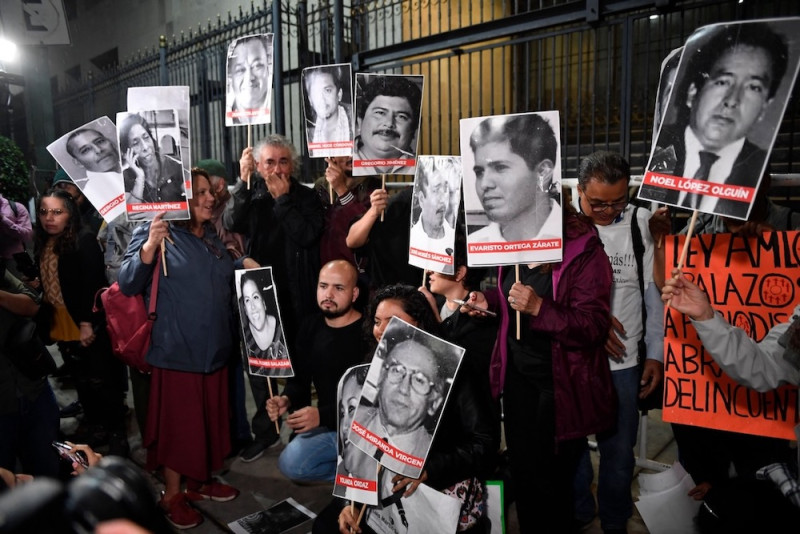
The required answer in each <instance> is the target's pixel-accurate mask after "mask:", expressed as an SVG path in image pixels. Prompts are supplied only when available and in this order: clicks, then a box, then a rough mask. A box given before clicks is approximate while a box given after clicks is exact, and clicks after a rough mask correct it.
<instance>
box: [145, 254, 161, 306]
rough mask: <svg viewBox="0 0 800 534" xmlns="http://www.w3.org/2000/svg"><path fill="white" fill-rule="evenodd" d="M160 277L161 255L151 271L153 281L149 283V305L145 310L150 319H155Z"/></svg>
mask: <svg viewBox="0 0 800 534" xmlns="http://www.w3.org/2000/svg"><path fill="white" fill-rule="evenodd" d="M159 278H161V256H158V257H157V258H156V270H155V272H154V273H153V283H152V284H150V306H149V309H148V310H147V318H148V319H149V320H151V321H155V320H156V317H157V316H156V299H157V298H158V280H159Z"/></svg>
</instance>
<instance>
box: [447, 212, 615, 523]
mask: <svg viewBox="0 0 800 534" xmlns="http://www.w3.org/2000/svg"><path fill="white" fill-rule="evenodd" d="M564 210H565V212H566V214H565V219H564V253H563V261H562V262H561V263H554V264H529V265H520V266H519V276H518V277H517V276H515V275H514V271H512V270H511V269H503V268H502V267H501V268H500V270H499V271H498V276H497V279H498V286H499V287H497V288H496V290H494V291H490V292H487V293H485V294H484V293H481V292H479V291H473V292H472V293H470V296H469V300H468V304H471V305H473V306H478V307H480V308H484V309H485V308H487V307H488V308H489V309H491V310H493V311H495V312H497V313H498V314H499V315H500V331H499V333H498V339H497V344H496V345H495V349H494V353H493V354H492V361H491V364H490V370H489V373H490V380H491V382H492V394H493V395H494V396H495V398H497V397H498V396H499V394H500V392H503V407H504V409H505V436H506V442H507V444H508V451H509V457H510V460H511V473H512V476H513V478H514V492H515V494H516V502H517V516H518V518H519V523H520V529H521V531H522V532H536V531H541V532H569V531H570V529H571V525H572V519H573V511H574V500H573V488H572V481H573V480H574V475H575V469H576V468H577V465H578V460H579V459H580V456H581V454H582V453H583V450H584V448H585V447H586V436H588V435H589V434H594V433H597V432H600V431H603V430H605V429H607V428H610V427H611V426H612V425H614V423H615V421H616V410H617V403H616V396H615V392H614V386H613V384H612V382H611V371H610V370H609V367H608V357H607V355H606V352H605V348H604V343H605V340H606V338H607V337H608V328H609V325H610V317H611V315H610V297H611V267H610V265H609V263H608V257H607V256H606V253H605V252H604V250H603V244H602V243H601V242H600V238H599V237H598V235H597V231H596V230H595V228H594V225H593V224H592V222H591V220H590V219H587V218H586V217H585V216H583V215H579V214H577V213H576V212H575V208H573V207H572V206H571V205H570V204H568V205H567V206H565V207H564ZM517 278H518V279H519V280H517ZM461 311H462V313H469V314H471V315H475V316H480V315H483V312H480V311H475V310H470V309H469V308H467V307H462V308H461ZM515 316H516V320H515ZM517 322H518V323H519V328H518V329H517ZM515 330H517V331H516V332H515Z"/></svg>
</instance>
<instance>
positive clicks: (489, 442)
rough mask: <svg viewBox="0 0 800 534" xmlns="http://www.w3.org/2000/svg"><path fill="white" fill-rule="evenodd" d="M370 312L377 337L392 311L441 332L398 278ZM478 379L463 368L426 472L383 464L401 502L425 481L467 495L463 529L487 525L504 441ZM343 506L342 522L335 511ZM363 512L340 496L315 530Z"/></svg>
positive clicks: (348, 522) (352, 521)
mask: <svg viewBox="0 0 800 534" xmlns="http://www.w3.org/2000/svg"><path fill="white" fill-rule="evenodd" d="M370 312H371V313H370V314H369V315H370V316H371V317H372V321H367V322H365V325H371V326H372V328H371V331H372V335H373V337H374V339H375V342H376V343H377V342H378V341H379V340H380V339H381V337H382V336H383V332H384V330H385V329H386V327H387V325H388V324H389V321H390V320H391V318H392V317H398V318H400V319H402V320H404V321H406V322H407V323H409V324H411V325H412V326H416V327H417V328H421V329H423V330H426V331H428V332H430V333H435V334H439V333H440V332H439V324H438V321H437V319H436V317H435V315H434V314H433V310H432V309H431V307H430V305H429V304H428V301H427V299H426V298H425V296H424V295H423V294H422V293H420V292H419V291H417V289H416V288H414V287H412V286H408V285H402V284H397V285H391V286H386V287H384V288H382V289H380V290H379V291H378V292H377V293H376V294H375V296H374V297H373V299H372V302H371V304H370ZM476 380H477V378H476V377H474V376H472V374H471V373H470V372H469V370H468V368H467V367H463V368H461V369H459V371H458V373H457V375H456V379H455V382H454V383H453V386H452V387H453V389H452V391H451V393H450V396H449V398H448V401H447V405H446V406H444V408H443V412H442V417H441V421H440V422H439V427H438V428H437V430H436V435H435V436H434V439H433V443H432V444H431V448H430V451H429V453H428V457H427V459H426V461H425V467H424V470H423V471H422V475H421V476H420V478H418V479H412V478H408V477H404V476H401V475H396V474H394V473H392V472H391V471H388V470H386V469H385V468H382V471H384V472H386V474H387V475H388V476H391V481H392V484H393V486H392V492H394V493H395V494H400V493H402V496H403V500H401V501H400V504H401V505H402V503H403V502H405V498H407V497H410V496H411V495H412V494H414V493H415V492H416V490H417V488H418V487H419V485H420V484H422V483H425V484H426V485H427V486H430V487H432V488H434V489H436V490H439V491H442V492H444V493H446V494H449V495H451V496H453V497H456V498H461V500H462V505H463V506H462V508H461V522H460V524H459V527H458V531H459V532H485V531H486V530H484V529H485V528H486V524H487V518H486V517H485V506H484V504H485V501H484V499H485V498H486V493H485V486H484V484H483V481H484V480H485V477H486V476H488V475H489V474H490V473H491V472H492V470H493V469H494V466H495V459H496V458H497V455H496V452H497V448H498V446H499V443H500V435H499V434H500V427H499V422H498V421H496V419H495V418H494V415H493V413H492V410H491V401H490V399H488V398H486V399H484V398H482V397H481V394H480V393H479V391H480V389H479V388H478V387H477V386H476V385H475V381H476ZM465 496H466V498H464V497H465ZM387 497H391V495H383V494H382V495H381V498H382V499H384V500H386V498H387ZM407 504H408V503H407ZM339 511H341V512H340V513H339V515H338V527H337V524H336V522H335V518H336V515H335V514H336V513H337V512H339ZM404 512H405V514H406V516H407V517H408V522H409V523H411V522H412V521H413V520H414V519H415V518H414V517H413V506H411V507H409V506H406V509H405V511H404ZM371 513H378V514H380V513H381V511H380V510H374V509H372V508H371V507H370V508H369V509H368V510H367V513H366V514H365V516H366V520H364V521H362V522H361V523H360V524H359V525H358V527H359V528H360V531H361V532H363V533H370V532H373V530H372V529H371V528H370V527H369V526H368V525H369V523H370V520H369V515H370V514H371ZM357 517H358V510H356V514H355V516H354V515H353V513H352V510H351V508H350V507H344V508H342V503H341V502H339V501H334V503H331V505H329V506H328V508H326V509H325V510H323V512H322V513H320V515H319V516H318V517H317V520H316V521H315V522H314V528H313V531H312V532H314V533H315V534H319V533H326V532H331V533H333V532H348V529H349V528H350V527H355V526H356V524H357V523H358V521H357ZM417 528H419V526H418V525H417ZM422 531H424V529H423V530H422Z"/></svg>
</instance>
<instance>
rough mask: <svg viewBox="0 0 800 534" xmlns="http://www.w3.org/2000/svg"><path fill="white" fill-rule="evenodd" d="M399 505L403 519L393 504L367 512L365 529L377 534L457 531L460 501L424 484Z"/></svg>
mask: <svg viewBox="0 0 800 534" xmlns="http://www.w3.org/2000/svg"><path fill="white" fill-rule="evenodd" d="M400 503H401V504H402V506H403V513H404V514H405V515H404V516H403V517H401V515H400V512H399V510H400V509H399V508H398V507H397V506H396V505H394V504H392V505H390V506H388V507H386V508H380V509H378V508H368V509H367V518H366V519H367V525H369V527H370V528H372V529H373V530H374V531H375V532H377V533H378V534H429V533H431V532H455V531H456V528H458V515H459V513H460V511H461V501H460V500H458V499H456V498H455V497H451V496H449V495H445V494H444V493H442V492H440V491H436V490H435V489H433V488H431V487H429V486H426V485H425V484H420V485H419V486H418V487H417V491H415V492H414V493H413V494H412V495H411V496H410V497H403V498H402V499H400ZM403 518H405V522H403Z"/></svg>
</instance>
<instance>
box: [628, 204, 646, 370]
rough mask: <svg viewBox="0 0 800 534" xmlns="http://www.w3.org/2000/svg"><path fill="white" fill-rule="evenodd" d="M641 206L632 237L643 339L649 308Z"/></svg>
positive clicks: (633, 217) (641, 355)
mask: <svg viewBox="0 0 800 534" xmlns="http://www.w3.org/2000/svg"><path fill="white" fill-rule="evenodd" d="M638 211H639V206H636V207H635V208H633V216H632V219H631V237H632V238H633V257H634V258H636V274H637V276H638V278H639V291H640V292H641V293H642V339H644V336H645V334H646V333H647V308H646V307H645V305H644V267H643V265H642V262H643V261H644V241H643V240H642V231H641V229H640V228H639V218H638V217H637V214H638ZM639 360H640V361H644V355H643V354H639Z"/></svg>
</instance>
